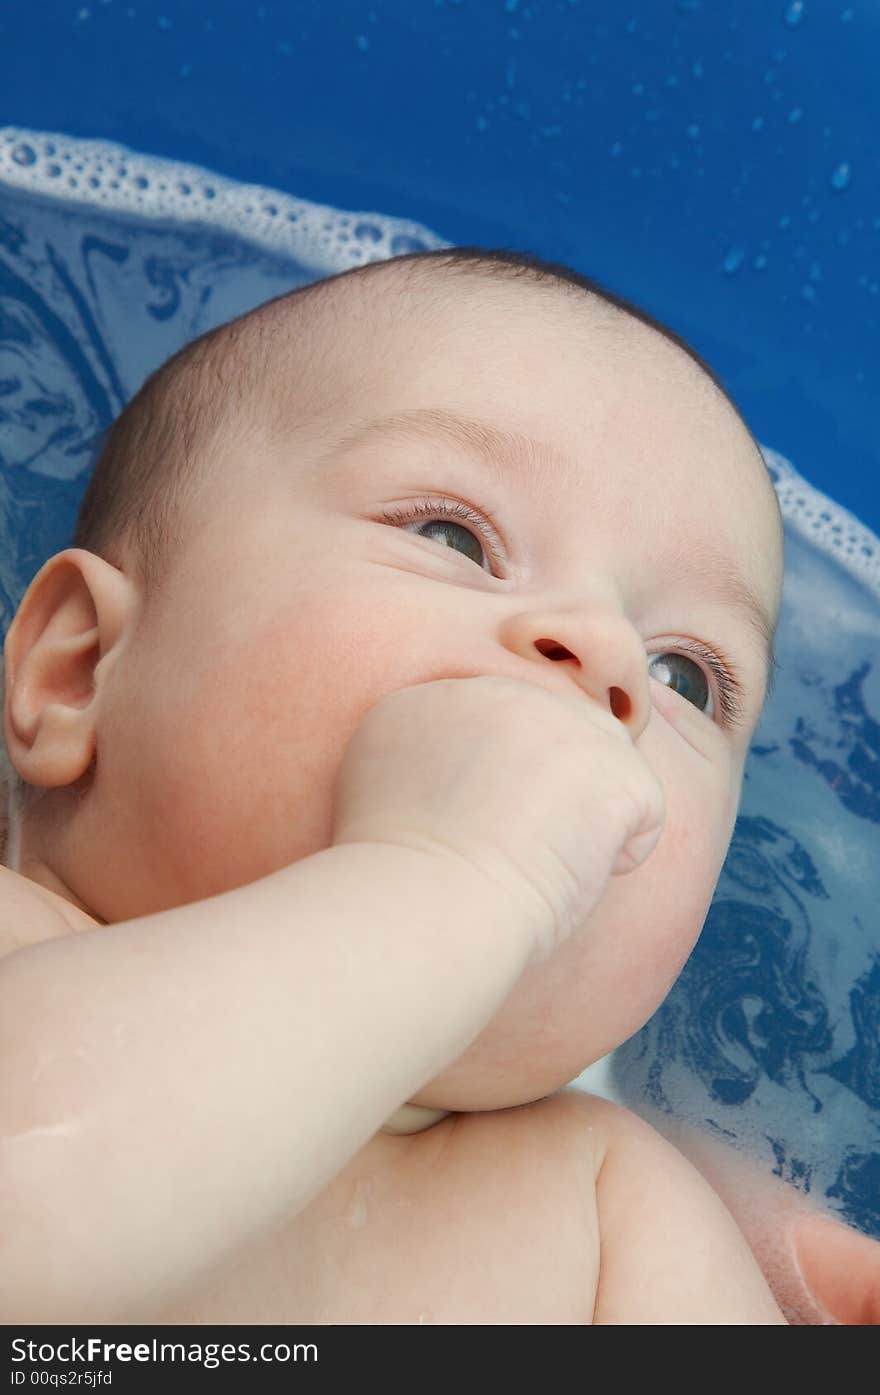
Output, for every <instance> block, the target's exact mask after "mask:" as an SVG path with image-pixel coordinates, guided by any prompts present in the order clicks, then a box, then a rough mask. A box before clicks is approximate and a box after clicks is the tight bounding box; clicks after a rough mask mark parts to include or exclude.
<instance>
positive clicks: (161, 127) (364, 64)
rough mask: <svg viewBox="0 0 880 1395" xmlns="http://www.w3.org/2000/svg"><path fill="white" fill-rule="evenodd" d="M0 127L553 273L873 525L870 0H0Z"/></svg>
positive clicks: (877, 157)
mask: <svg viewBox="0 0 880 1395" xmlns="http://www.w3.org/2000/svg"><path fill="white" fill-rule="evenodd" d="M0 51H2V54H3V59H2V92H0V121H2V122H3V123H4V124H14V125H25V126H32V127H35V128H38V129H43V130H56V131H64V132H66V133H68V134H71V135H77V136H87V137H88V136H90V137H105V138H107V139H111V140H115V141H119V142H122V143H123V144H127V145H130V146H132V147H134V148H136V149H138V150H141V151H144V152H147V153H153V154H157V155H163V156H170V157H173V158H178V159H184V160H188V161H193V162H195V163H199V164H204V165H206V166H208V167H210V168H212V169H214V170H216V171H218V172H220V173H222V174H225V175H228V176H231V177H233V178H238V179H242V180H245V181H250V182H255V183H260V184H266V185H270V186H274V187H277V188H279V189H283V190H285V191H287V192H289V193H292V194H295V195H298V196H300V197H303V198H308V199H315V200H318V201H320V202H326V203H331V204H334V205H337V206H340V207H343V208H350V209H357V210H359V211H364V210H379V211H381V212H384V213H391V214H397V215H401V216H404V217H409V218H414V219H416V220H418V221H420V222H423V223H426V224H427V225H428V226H429V227H431V228H432V229H433V230H434V231H435V232H437V233H438V234H439V235H440V236H441V237H444V238H446V239H448V240H450V241H452V242H456V243H463V242H476V243H480V244H482V245H485V246H511V247H516V248H521V249H527V250H531V251H534V252H537V253H538V254H540V255H542V256H546V257H549V258H552V259H556V260H561V261H565V262H568V263H569V264H571V265H573V266H575V267H576V268H577V269H578V270H580V271H582V272H585V273H586V274H588V275H591V276H594V277H595V278H596V279H598V280H599V281H600V282H602V283H603V284H605V285H607V286H609V287H610V288H612V289H614V290H616V291H618V292H619V293H621V294H623V295H626V296H628V297H629V298H630V299H633V300H635V301H636V302H638V303H639V304H641V305H643V306H644V307H645V308H646V309H647V310H649V311H650V312H651V313H653V314H655V315H656V316H658V317H659V318H660V319H662V320H664V321H665V322H666V323H667V324H669V325H670V326H671V327H672V328H674V329H676V330H677V331H678V332H679V333H681V334H684V335H685V337H686V338H688V339H689V340H690V341H691V342H692V343H693V344H694V346H695V347H696V348H697V349H698V350H699V351H700V352H701V353H703V354H704V356H705V357H707V358H708V359H709V361H710V362H711V363H712V365H713V366H714V367H715V368H716V370H717V371H718V372H719V373H720V374H721V376H722V378H723V379H724V381H725V383H726V384H727V386H728V388H729V389H730V391H731V392H732V394H733V396H734V397H735V399H736V400H737V401H738V402H739V404H740V406H741V408H742V409H743V411H744V413H745V415H746V416H747V418H748V420H749V422H750V425H751V426H752V428H753V430H754V431H755V433H756V435H757V436H758V438H759V439H760V440H762V441H763V442H764V443H765V444H768V445H772V446H774V447H775V448H777V449H779V450H781V451H782V452H783V453H784V454H786V455H788V456H789V457H790V458H791V460H792V462H793V463H794V464H795V466H796V467H797V469H798V470H799V471H800V472H801V473H802V474H804V475H805V476H806V477H807V478H808V479H809V480H810V482H811V483H813V484H815V485H816V486H818V488H819V489H821V490H823V491H824V492H825V493H828V494H830V495H831V496H832V497H833V498H835V499H837V500H838V501H839V502H840V503H842V504H843V505H844V506H845V507H847V508H849V509H851V510H852V511H854V512H856V513H857V514H858V515H859V516H860V517H861V518H862V520H863V521H864V522H866V523H867V524H868V525H869V526H870V527H872V528H873V529H874V531H875V532H880V484H878V477H880V469H878V465H880V431H878V426H877V419H878V418H877V410H876V379H877V372H876V364H877V347H878V335H877V329H878V316H880V261H878V250H880V152H878V137H877V132H878V130H880V121H878V115H880V110H878V108H880V103H878V100H877V98H876V96H875V91H876V87H875V84H876V79H877V73H878V69H880V61H878V60H880V5H878V4H877V3H874V0H854V3H852V4H846V3H844V0H803V3H802V4H798V3H794V4H791V3H788V0H735V3H729V4H728V3H722V2H721V0H631V3H623V4H618V3H616V0H615V3H614V4H610V3H607V0H605V3H599V0H531V3H524V2H523V0H374V3H364V0H275V3H273V0H266V3H263V4H250V3H248V4H246V5H245V4H240V3H236V4H233V3H230V2H229V0H226V2H225V3H223V0H178V2H177V3H175V2H174V0H165V3H162V0H159V3H155V2H154V0H146V2H145V0H134V3H130V4H126V3H124V0H88V3H86V4H77V3H72V2H70V0H66V2H64V3H62V0H40V3H39V4H33V5H22V4H18V3H15V4H13V3H11V0H2V3H0Z"/></svg>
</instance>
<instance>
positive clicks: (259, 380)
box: [0, 246, 763, 860]
mask: <svg viewBox="0 0 880 1395" xmlns="http://www.w3.org/2000/svg"><path fill="white" fill-rule="evenodd" d="M404 267H405V268H407V273H406V274H407V275H411V276H413V277H415V276H417V275H419V274H421V273H422V269H423V268H424V269H425V270H430V271H432V272H436V274H437V275H438V277H439V278H440V281H441V283H442V278H443V276H444V275H447V274H450V273H452V274H455V273H461V274H464V275H471V276H477V277H482V278H484V279H496V280H505V281H526V282H528V283H530V284H532V285H536V286H540V287H543V288H545V289H548V290H555V291H556V292H558V291H560V290H562V291H564V292H565V293H566V294H568V295H574V294H576V293H577V294H584V293H585V294H587V295H588V296H591V297H593V298H594V299H595V300H597V301H599V302H601V303H604V304H605V305H606V306H609V307H613V309H615V310H616V311H618V312H620V313H621V314H624V315H629V316H631V317H632V318H634V319H636V320H639V321H640V322H641V323H642V324H645V325H647V326H649V327H650V328H651V329H654V330H656V331H657V332H658V333H659V334H661V335H663V336H664V337H665V338H666V339H667V340H669V341H670V342H671V343H673V344H675V345H676V346H677V347H678V348H679V349H681V350H682V351H683V352H684V353H685V354H687V355H689V357H690V358H691V359H692V360H693V361H694V363H696V364H697V365H698V366H699V368H701V369H702V371H703V373H704V374H706V376H707V377H708V378H709V379H710V380H711V381H712V383H713V384H714V385H715V387H716V388H717V389H718V390H719V392H721V393H722V394H723V396H724V397H725V398H726V399H727V401H728V402H729V403H730V405H731V406H732V407H733V409H734V411H735V412H736V414H737V416H738V417H739V418H740V421H741V422H742V425H743V427H744V429H745V430H746V431H747V432H748V434H749V435H750V436H751V432H749V429H748V427H747V426H746V424H745V422H744V421H743V419H742V416H741V413H740V412H739V409H738V408H737V406H736V403H735V402H734V401H733V399H732V398H731V397H730V395H729V393H728V392H727V390H726V388H725V387H724V385H723V384H722V383H721V381H720V379H719V378H718V377H717V375H716V374H715V373H714V372H713V370H712V369H711V368H710V367H709V365H708V364H707V363H706V362H705V361H704V360H703V359H702V358H701V357H700V355H699V354H698V353H697V352H696V350H694V349H693V348H692V347H691V345H690V344H688V343H687V342H686V341H685V340H684V339H683V338H681V336H680V335H678V334H676V333H674V331H672V330H671V329H669V328H668V327H667V326H666V325H664V324H662V323H661V322H660V321H659V320H656V319H654V317H653V316H651V315H649V314H648V313H647V312H646V311H644V310H642V309H641V308H640V307H639V306H637V305H634V304H633V303H632V302H631V301H628V300H625V299H624V298H623V297H622V296H619V295H616V294H615V293H614V292H612V291H609V290H607V289H606V288H605V287H604V286H601V285H600V284H599V283H598V282H597V281H594V280H592V279H590V278H589V277H588V276H583V275H581V273H580V272H577V271H575V270H573V268H572V267H569V266H566V265H564V264H563V263H560V262H553V261H546V260H544V259H543V258H542V257H539V256H536V255H535V254H533V253H530V252H517V251H513V250H511V249H508V248H483V247H476V246H470V247H449V248H441V249H439V250H435V251H427V252H407V253H404V254H402V255H401V256H397V257H392V258H390V259H388V260H385V261H378V262H368V263H366V264H365V265H363V266H358V267H352V268H350V269H349V270H347V271H343V272H339V273H338V274H337V275H335V276H329V277H325V278H323V279H322V280H320V281H313V282H311V283H309V284H308V285H306V286H301V287H299V288H297V289H296V290H294V291H288V292H285V293H283V294H282V295H280V296H277V297H275V298H274V299H273V300H270V301H267V302H265V303H264V304H263V305H261V306H258V307H256V308H255V309H254V310H251V311H248V312H247V313H246V314H244V315H241V316H239V317H238V318H237V319H234V320H230V321H228V322H226V323H225V324H222V325H219V326H218V327H217V328H215V329H212V330H209V331H208V332H207V333H206V334H203V335H201V336H200V337H199V338H197V339H194V340H192V341H191V342H190V343H189V344H187V345H186V346H185V347H184V348H182V349H180V350H179V351H178V352H177V353H175V354H174V355H172V357H171V358H169V359H167V360H166V362H165V363H163V364H162V365H161V366H160V367H159V368H157V369H156V370H155V372H153V373H151V374H150V376H149V377H148V378H147V379H146V381H145V382H144V383H143V385H142V386H141V387H140V388H139V390H138V391H137V392H136V393H135V395H134V396H133V397H132V398H131V400H130V401H129V402H128V404H127V405H126V406H125V408H124V409H123V411H122V412H121V413H120V414H119V416H118V417H116V419H115V420H114V421H113V422H112V424H111V425H110V426H109V428H108V429H107V430H106V432H105V433H104V437H103V440H102V444H101V447H100V450H99V453H98V457H97V459H96V461H95V465H94V469H93V471H92V475H91V478H90V480H89V483H88V486H87V488H86V490H85V493H84V495H83V498H82V501H81V504H80V508H79V513H78V516H77V520H76V524H75V529H74V535H73V539H72V542H71V544H70V545H71V546H72V547H76V548H83V549H84V550H86V551H88V552H92V553H95V554H96V555H97V556H99V557H103V558H104V559H105V560H106V561H108V562H110V563H112V564H113V565H114V566H117V567H120V568H121V569H122V570H130V571H133V572H134V574H135V575H136V577H137V579H138V580H139V581H140V583H141V585H142V586H143V588H144V592H145V594H146V596H147V597H149V596H150V595H152V594H153V593H154V592H156V591H157V590H158V589H159V587H160V586H161V584H162V579H163V577H164V576H165V575H166V574H167V571H168V567H169V563H170V562H171V560H172V559H173V557H174V556H175V555H177V553H178V552H179V550H180V549H182V548H184V547H185V545H186V540H187V528H188V525H189V523H190V520H191V516H192V506H193V502H194V500H195V498H196V497H197V494H198V491H199V489H200V488H202V487H204V486H205V483H206V478H207V483H208V484H210V465H209V462H210V459H211V456H212V447H213V446H216V445H217V443H218V442H221V441H223V440H224V439H227V438H228V435H229V430H230V426H231V423H232V422H233V421H234V420H240V419H241V417H242V415H244V416H245V418H246V417H247V415H248V411H249V409H252V408H253V406H254V404H255V402H257V401H261V402H264V403H265V402H267V401H268V399H267V395H266V394H267V391H268V389H267V384H269V383H271V381H272V377H273V375H272V366H273V365H272V356H273V351H274V349H275V346H276V344H277V333H276V329H277V322H278V316H279V314H283V315H284V316H285V317H289V316H290V315H291V314H292V315H293V323H294V327H295V328H296V326H297V316H299V328H300V329H301V331H302V333H303V335H304V337H305V340H306V344H307V346H308V344H309V335H310V334H311V333H312V331H313V329H314V326H315V319H314V315H315V314H317V315H319V316H320V315H321V314H322V313H323V311H324V308H325V306H326V304H327V302H328V300H332V302H333V304H334V306H335V304H336V302H335V291H336V287H337V286H338V285H339V284H340V283H342V282H345V281H347V280H348V279H349V278H355V280H357V281H360V282H363V280H364V278H366V277H369V278H370V279H372V278H373V277H376V276H380V275H382V274H387V273H388V272H396V271H397V270H398V269H401V268H404ZM392 286H393V283H392ZM342 332H343V333H344V326H343V327H342ZM302 361H305V360H302ZM293 390H294V392H295V391H296V384H294V385H293ZM307 391H308V390H307V389H305V391H304V400H303V401H302V402H301V403H297V404H296V406H298V407H302V409H303V411H306V410H307V405H308V404H307V401H306V400H305V398H306V397H307ZM288 410H289V409H288ZM752 440H753V441H754V437H752ZM755 448H756V450H757V451H758V453H759V454H760V448H759V447H758V445H757V442H755ZM762 458H763V457H762ZM0 672H2V665H0ZM4 767H5V768H4ZM4 781H5V783H6V784H7V786H8V790H9V810H10V812H9V819H10V822H12V821H14V819H15V817H17V816H19V815H20V814H21V812H22V811H24V810H26V809H27V808H28V807H29V806H30V804H31V802H32V801H33V800H34V799H35V798H36V796H37V791H36V790H34V789H32V787H31V786H29V785H28V784H27V782H26V781H24V780H22V778H21V777H20V776H19V774H18V772H17V771H16V770H15V768H14V767H13V766H12V763H11V761H10V760H9V757H8V754H7V752H6V750H5V743H3V742H0V784H2V783H3V782H4ZM0 808H2V800H0ZM4 856H5V840H4V829H3V819H2V817H0V860H2V859H3V858H4Z"/></svg>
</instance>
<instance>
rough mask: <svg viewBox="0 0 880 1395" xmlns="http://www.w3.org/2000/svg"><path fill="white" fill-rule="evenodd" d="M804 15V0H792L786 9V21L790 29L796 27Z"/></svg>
mask: <svg viewBox="0 0 880 1395" xmlns="http://www.w3.org/2000/svg"><path fill="white" fill-rule="evenodd" d="M803 17H804V0H791V4H790V5H789V6H788V8H787V10H786V11H785V22H786V24H787V25H788V27H789V29H795V28H796V27H797V26H798V25H799V24H800V22H801V20H802V19H803Z"/></svg>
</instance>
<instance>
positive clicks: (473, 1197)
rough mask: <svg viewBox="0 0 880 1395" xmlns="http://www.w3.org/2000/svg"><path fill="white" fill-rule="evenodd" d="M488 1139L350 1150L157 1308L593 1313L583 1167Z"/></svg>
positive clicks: (209, 1316) (168, 1317) (365, 1316)
mask: <svg viewBox="0 0 880 1395" xmlns="http://www.w3.org/2000/svg"><path fill="white" fill-rule="evenodd" d="M511 1112H512V1111H511ZM432 1132H434V1131H432ZM502 1132H503V1130H502ZM486 1141H487V1140H481V1139H480V1138H479V1137H478V1136H475V1134H474V1132H473V1131H472V1133H471V1136H470V1137H469V1138H466V1139H463V1140H462V1139H459V1140H458V1147H457V1148H454V1147H451V1146H450V1148H449V1149H448V1151H447V1152H446V1153H445V1154H444V1152H443V1150H442V1148H441V1149H439V1150H438V1149H437V1148H431V1149H424V1148H422V1149H421V1152H420V1153H417V1154H416V1156H415V1157H413V1158H410V1159H409V1160H407V1158H406V1148H407V1146H409V1147H411V1146H412V1144H411V1143H409V1141H405V1142H404V1143H403V1149H402V1151H401V1152H400V1154H399V1155H398V1157H397V1158H396V1159H395V1162H394V1164H393V1165H390V1166H386V1167H379V1168H376V1167H375V1166H369V1165H365V1164H367V1163H368V1162H369V1159H365V1158H364V1155H360V1157H359V1158H358V1159H355V1160H354V1162H353V1163H352V1164H351V1165H350V1166H349V1167H348V1168H346V1169H345V1171H344V1172H343V1173H342V1174H340V1176H339V1177H338V1178H336V1179H335V1181H334V1182H333V1183H332V1184H331V1186H330V1187H329V1188H328V1189H327V1190H326V1191H325V1192H324V1193H322V1195H321V1196H319V1197H318V1198H316V1200H315V1201H314V1202H313V1203H312V1205H311V1206H309V1207H308V1208H307V1209H306V1210H305V1211H304V1212H302V1213H301V1214H300V1215H299V1216H297V1217H295V1218H294V1219H293V1220H292V1221H290V1222H289V1223H288V1224H286V1225H283V1226H281V1227H279V1228H278V1229H277V1230H276V1231H275V1232H274V1233H273V1235H272V1236H270V1237H268V1238H266V1239H264V1240H263V1241H261V1242H260V1243H259V1244H254V1245H252V1246H251V1247H250V1248H249V1249H248V1250H247V1252H245V1253H243V1254H241V1255H240V1256H238V1257H237V1259H236V1262H235V1263H234V1264H231V1265H229V1266H228V1267H227V1268H226V1269H225V1270H224V1271H223V1272H222V1274H219V1275H218V1276H217V1277H216V1278H215V1279H214V1280H213V1281H212V1282H211V1283H210V1284H209V1285H206V1286H205V1287H203V1288H202V1289H201V1291H200V1292H199V1293H198V1294H197V1295H193V1296H192V1297H190V1298H189V1299H187V1300H186V1301H185V1302H183V1303H179V1304H176V1305H174V1306H173V1308H170V1309H169V1310H168V1311H167V1312H165V1313H162V1314H161V1315H157V1316H156V1319H155V1320H156V1321H158V1322H162V1323H169V1324H179V1323H192V1324H214V1323H217V1324H225V1323H272V1324H276V1323H278V1324H294V1325H298V1324H304V1325H308V1324H310V1323H316V1324H347V1323H356V1324H357V1323H368V1324H406V1325H409V1324H412V1325H425V1324H429V1323H432V1324H456V1325H459V1324H473V1323H485V1324H508V1323H516V1324H533V1323H547V1324H560V1323H565V1324H568V1323H575V1324H581V1323H589V1322H590V1321H591V1318H592V1311H593V1304H594V1300H595V1293H596V1286H597V1282H598V1235H597V1227H596V1220H595V1198H594V1195H593V1192H592V1188H591V1187H589V1186H586V1187H585V1186H584V1180H585V1174H586V1173H587V1171H588V1169H584V1168H582V1167H577V1168H574V1169H572V1168H571V1167H568V1166H566V1165H565V1164H566V1162H567V1161H568V1160H566V1159H560V1158H557V1159H555V1160H554V1159H553V1158H552V1157H548V1156H546V1155H545V1156H543V1157H542V1158H540V1159H538V1158H534V1157H530V1156H524V1155H523V1154H519V1155H518V1156H514V1157H513V1158H512V1159H511V1157H510V1156H509V1155H507V1156H504V1155H503V1154H501V1153H499V1152H498V1151H497V1149H496V1148H494V1147H493V1148H490V1149H488V1150H487V1149H485V1148H482V1147H480V1146H479V1145H480V1143H481V1142H486ZM500 1141H501V1140H500V1139H496V1140H495V1142H496V1143H497V1142H500ZM437 1142H440V1140H432V1143H437ZM474 1144H476V1145H477V1146H476V1148H475V1147H474V1146H473V1145H474ZM528 1151H529V1150H526V1152H527V1153H528ZM481 1160H482V1161H481ZM554 1161H555V1163H556V1164H557V1166H554ZM536 1164H537V1165H536Z"/></svg>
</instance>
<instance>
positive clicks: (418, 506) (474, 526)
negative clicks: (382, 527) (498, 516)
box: [385, 499, 504, 570]
mask: <svg viewBox="0 0 880 1395" xmlns="http://www.w3.org/2000/svg"><path fill="white" fill-rule="evenodd" d="M385 519H386V521H387V522H388V523H394V524H397V525H398V526H402V525H403V524H406V523H413V522H415V521H416V520H417V519H421V520H422V521H423V526H425V527H428V526H429V525H430V524H431V523H435V524H437V526H438V527H440V528H441V529H442V530H443V533H444V535H445V536H446V537H449V535H450V532H451V531H453V530H454V529H457V530H458V532H459V533H460V534H461V535H462V536H468V537H470V538H471V540H472V542H474V543H476V548H475V549H471V550H466V553H465V555H466V556H469V557H470V560H471V561H472V562H474V563H475V564H476V565H477V566H478V567H482V561H481V560H480V558H479V557H478V556H474V555H473V552H474V551H476V552H477V553H479V552H481V551H482V550H483V549H485V551H486V553H487V554H488V556H489V557H491V558H492V561H493V562H494V563H495V565H496V567H498V568H499V570H500V569H502V568H503V566H504V556H503V554H502V552H501V550H500V548H499V547H498V545H497V543H496V541H495V537H494V535H493V534H492V532H490V530H489V527H488V525H487V524H486V522H485V520H484V519H483V518H481V516H480V515H479V514H478V513H476V512H475V510H474V509H472V508H470V507H469V506H468V505H467V504H463V503H462V502H461V500H459V499H421V500H418V501H417V502H416V503H414V504H412V505H411V506H409V507H407V508H394V509H386V510H385ZM456 519H462V520H464V522H463V523H456V522H454V520H456ZM464 523H467V525H468V526H467V527H465V526H464ZM474 533H476V534H477V535H478V538H479V541H477V538H476V537H474Z"/></svg>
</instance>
